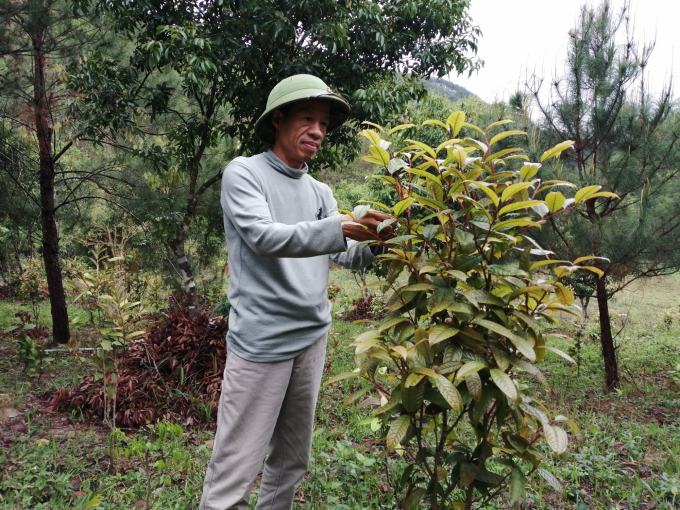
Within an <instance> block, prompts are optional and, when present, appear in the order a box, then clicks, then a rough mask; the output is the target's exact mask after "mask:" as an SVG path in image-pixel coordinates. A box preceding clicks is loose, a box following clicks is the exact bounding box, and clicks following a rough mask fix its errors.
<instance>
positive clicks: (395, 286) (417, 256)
mask: <svg viewBox="0 0 680 510" xmlns="http://www.w3.org/2000/svg"><path fill="white" fill-rule="evenodd" d="M507 122H509V121H500V122H495V123H493V124H491V125H490V126H488V127H487V128H486V129H484V130H482V129H480V128H478V127H477V126H473V125H471V124H468V123H466V122H465V115H464V113H462V112H456V113H453V114H452V115H451V116H450V117H449V118H448V119H447V121H446V122H440V121H437V120H428V121H425V123H424V124H426V125H430V124H433V125H438V126H440V127H442V128H444V133H445V135H444V138H443V140H442V142H441V144H440V145H439V146H438V147H434V148H433V147H430V146H428V145H426V144H424V143H421V142H418V141H414V140H401V139H400V138H399V137H400V136H401V134H400V132H401V131H403V130H405V129H408V128H409V127H412V125H402V126H397V127H395V128H393V129H391V130H389V131H386V130H384V129H383V128H382V127H380V126H377V125H374V124H372V126H373V127H374V128H375V129H367V130H365V131H363V132H362V133H361V134H362V135H363V136H365V137H366V138H367V139H368V140H369V141H370V143H371V145H370V152H371V156H367V157H365V158H364V160H366V161H369V162H371V163H374V164H375V165H377V167H378V172H377V173H376V175H374V176H372V177H373V178H374V179H376V180H379V181H381V182H382V183H383V184H384V185H385V187H386V188H387V189H389V191H390V193H389V194H390V195H391V196H394V197H396V198H395V203H390V204H389V205H385V204H381V203H371V205H373V206H374V207H376V208H379V209H380V210H382V211H383V212H386V213H387V214H389V215H390V216H391V219H388V220H386V221H385V222H383V225H381V227H383V228H384V226H386V225H388V224H394V226H395V227H396V228H397V233H398V235H397V237H395V238H393V239H391V240H389V241H387V243H386V244H387V245H388V246H389V247H390V250H389V253H387V254H385V255H382V256H381V258H382V260H383V261H384V262H385V263H386V264H389V268H388V275H387V277H386V279H385V280H384V281H383V282H381V283H380V282H379V285H382V286H383V290H384V291H386V292H387V291H390V295H389V298H388V301H387V311H388V313H387V315H386V316H385V319H384V320H382V321H377V322H376V323H375V324H374V327H373V328H372V329H370V330H369V331H366V332H364V333H362V334H360V335H358V336H357V337H356V339H355V342H354V344H353V345H354V346H355V347H356V360H357V366H358V367H359V369H358V370H357V371H354V372H349V373H346V374H341V375H339V376H336V377H334V378H332V379H331V380H329V381H327V383H326V384H329V383H332V382H335V381H339V380H343V379H348V378H355V377H360V378H362V379H363V380H364V384H363V387H361V388H360V389H359V391H358V392H357V393H366V392H367V391H375V392H377V397H378V399H377V400H378V401H380V402H381V405H380V406H379V407H378V408H377V409H375V411H374V413H373V415H374V418H373V423H372V425H373V426H372V428H373V429H375V428H380V426H382V431H383V434H384V435H383V437H384V439H385V443H386V449H387V452H396V453H397V454H399V455H403V456H405V457H407V458H408V463H409V466H408V467H407V468H406V470H405V471H404V472H403V473H402V475H401V476H400V477H393V478H392V479H393V480H396V481H395V482H394V484H395V488H396V489H397V490H400V491H401V494H402V497H403V508H404V509H405V510H410V509H415V508H416V507H418V505H419V504H420V502H421V501H422V500H423V498H426V499H425V500H426V501H427V506H428V508H430V509H432V510H436V509H441V508H444V507H449V508H461V509H470V508H479V507H481V506H483V505H485V504H487V503H488V502H489V501H490V500H492V499H494V498H497V497H500V496H501V495H502V494H503V493H504V491H506V492H505V494H506V496H505V497H506V499H507V501H509V502H510V503H511V504H512V505H513V507H518V506H519V505H520V504H521V502H522V500H523V499H524V497H525V486H526V484H527V476H528V475H534V474H538V475H540V476H541V477H542V478H543V479H544V480H546V481H547V482H548V483H549V484H551V485H552V486H553V487H555V488H556V489H557V490H558V491H561V490H562V488H561V485H560V483H559V481H558V480H557V479H556V478H555V477H554V476H553V475H552V474H550V473H549V472H548V471H546V470H544V469H543V468H542V467H541V464H542V461H543V460H544V459H545V455H544V454H543V453H542V452H541V447H540V445H541V442H543V441H544V442H545V443H547V445H548V446H549V447H550V449H552V450H553V452H554V453H556V454H561V453H563V452H565V451H566V449H567V443H568V435H567V432H566V431H565V430H564V429H563V428H562V427H561V426H560V424H562V423H567V424H568V425H569V426H570V427H571V429H572V431H577V430H578V428H577V426H576V424H575V423H573V422H572V421H570V420H568V419H567V418H566V417H564V416H553V415H552V414H551V413H550V412H549V411H548V409H547V408H546V406H545V405H544V404H543V403H542V402H541V401H540V400H539V399H538V398H537V397H536V396H534V395H533V394H532V393H531V392H530V390H529V389H527V386H526V385H525V384H523V383H521V382H520V380H521V379H520V377H521V375H520V374H521V373H524V374H529V375H530V376H532V377H534V378H536V379H537V380H538V381H540V382H541V383H542V384H543V385H544V386H545V387H546V389H548V383H547V380H546V378H545V377H544V376H543V374H542V373H541V371H540V370H539V369H538V368H537V367H536V364H537V363H538V362H540V361H541V360H543V358H544V357H545V355H546V353H547V352H549V351H552V352H555V353H557V354H559V355H560V356H562V357H564V358H567V359H570V358H569V356H568V355H566V354H565V353H563V352H561V351H558V350H557V349H555V348H553V347H552V346H550V345H548V343H547V342H548V340H549V338H548V337H550V336H551V335H544V334H543V332H542V328H541V323H542V322H546V321H548V322H550V321H554V320H555V319H554V318H553V317H552V314H553V313H555V312H557V311H566V312H570V313H572V314H574V315H575V316H576V317H580V313H579V312H578V311H577V310H575V309H573V307H572V306H571V305H573V302H574V295H573V293H572V292H571V291H570V290H569V289H568V288H567V287H565V286H564V285H563V283H562V282H560V278H561V277H564V276H566V275H569V274H571V273H572V272H574V271H575V270H577V269H587V270H589V271H591V272H594V273H596V274H599V273H600V271H599V270H598V269H597V268H594V267H589V266H581V265H580V264H581V263H582V262H584V261H586V260H588V258H587V257H586V258H581V259H577V260H575V261H574V262H573V263H570V262H567V261H563V260H549V259H548V260H545V259H544V257H545V256H546V255H547V256H549V255H550V254H551V252H549V251H547V250H544V249H542V248H541V247H540V246H538V245H537V244H536V243H535V242H533V241H532V240H531V239H530V238H529V236H528V235H527V233H528V231H529V230H530V229H532V228H540V226H541V223H543V222H545V221H546V220H548V219H549V218H550V217H552V216H554V215H556V214H560V213H561V212H563V211H565V210H568V209H571V208H574V207H576V206H578V205H580V204H582V203H583V202H584V201H585V200H586V199H588V198H592V197H595V196H602V193H600V191H599V190H600V187H599V186H591V187H588V188H584V189H582V190H575V189H574V188H575V187H574V186H573V185H571V184H570V183H566V182H562V181H545V182H544V181H543V180H542V179H541V177H540V173H539V171H540V166H541V165H540V164H538V163H521V161H522V159H526V157H525V156H523V155H522V154H521V150H520V149H516V148H515V149H513V148H510V149H504V150H500V151H498V152H494V148H493V146H494V145H495V144H496V143H497V142H499V141H500V140H503V139H505V138H507V137H509V136H513V135H522V134H524V133H522V132H519V131H501V132H499V133H497V134H495V135H492V134H491V131H494V130H497V129H498V128H499V127H500V126H502V125H504V124H506V123H507ZM463 128H464V129H467V130H469V131H470V132H473V131H474V132H475V133H476V134H475V136H476V137H477V138H480V139H483V140H484V141H478V140H475V139H472V138H463V137H462V136H461V137H459V133H460V132H461V130H462V129H463ZM571 145H572V142H563V143H561V144H559V145H558V146H556V147H555V148H553V149H550V150H548V151H547V152H546V153H545V154H543V157H542V158H541V162H543V161H545V160H547V159H550V158H552V157H558V156H559V154H560V153H561V152H562V151H563V150H565V149H567V148H568V147H570V146H571ZM517 162H520V164H516V163H517ZM558 187H559V188H558ZM557 189H562V190H568V191H570V192H571V193H574V194H573V196H572V197H569V198H567V197H565V195H563V194H562V192H560V191H556V190H557ZM572 190H573V191H572ZM368 207H369V206H368V205H363V206H359V207H357V208H356V209H355V211H354V214H355V216H356V217H360V216H361V215H362V214H363V212H364V211H365V210H367V209H368ZM379 230H380V227H379ZM536 257H539V258H540V259H541V260H534V259H535V258H536ZM551 265H552V266H554V269H553V270H554V273H555V276H554V277H552V278H548V279H546V278H545V276H544V274H541V275H538V274H537V272H536V270H537V269H538V268H544V267H545V266H551ZM403 272H405V273H406V275H407V281H406V283H405V284H403V283H398V282H403V281H404V279H403V278H400V279H398V277H399V275H400V274H402V273H403ZM570 360H571V359H570ZM571 361H572V362H573V360H571ZM353 400H356V399H352V398H350V399H349V401H353ZM508 492H509V494H508Z"/></svg>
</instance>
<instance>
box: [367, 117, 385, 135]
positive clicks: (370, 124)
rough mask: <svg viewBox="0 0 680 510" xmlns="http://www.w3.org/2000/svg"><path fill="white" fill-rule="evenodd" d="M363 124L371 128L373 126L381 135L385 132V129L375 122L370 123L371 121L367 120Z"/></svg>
mask: <svg viewBox="0 0 680 510" xmlns="http://www.w3.org/2000/svg"><path fill="white" fill-rule="evenodd" d="M362 124H368V125H369V126H373V127H374V128H376V129H377V130H379V131H380V132H381V133H384V132H385V129H384V128H383V127H382V126H381V125H379V124H376V123H375V122H369V121H367V120H365V121H363V122H362Z"/></svg>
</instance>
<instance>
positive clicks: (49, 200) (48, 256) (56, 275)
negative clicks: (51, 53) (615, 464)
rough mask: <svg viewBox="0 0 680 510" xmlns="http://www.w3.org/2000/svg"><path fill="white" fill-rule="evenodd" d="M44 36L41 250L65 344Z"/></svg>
mask: <svg viewBox="0 0 680 510" xmlns="http://www.w3.org/2000/svg"><path fill="white" fill-rule="evenodd" d="M41 37H42V35H37V36H35V37H34V39H33V49H34V50H35V53H34V56H33V80H34V81H33V93H34V100H35V103H34V114H35V128H36V136H37V139H38V151H39V160H40V206H41V209H42V210H41V222H40V226H41V229H42V250H43V253H42V255H43V261H44V263H45V275H46V277H47V288H48V289H49V293H50V308H51V311H52V334H53V338H54V341H55V342H58V343H61V344H65V343H67V342H68V341H69V338H70V336H71V335H70V332H69V323H68V309H67V307H66V295H65V293H64V284H63V281H62V277H61V267H60V264H59V232H58V230H57V222H56V218H55V213H54V211H55V210H54V171H55V162H54V154H53V152H52V134H53V131H52V125H51V122H50V105H49V100H48V97H47V93H46V88H45V54H44V52H42V51H41V47H42V42H43V41H42V38H41Z"/></svg>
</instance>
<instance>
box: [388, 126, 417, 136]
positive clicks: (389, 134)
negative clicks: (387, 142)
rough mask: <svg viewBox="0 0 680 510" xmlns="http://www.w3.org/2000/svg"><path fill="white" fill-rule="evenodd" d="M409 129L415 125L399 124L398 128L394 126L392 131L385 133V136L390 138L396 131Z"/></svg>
mask: <svg viewBox="0 0 680 510" xmlns="http://www.w3.org/2000/svg"><path fill="white" fill-rule="evenodd" d="M411 127H415V124H399V125H398V126H394V127H393V128H392V129H390V130H389V131H388V132H387V136H388V137H390V136H392V135H393V134H394V133H396V132H397V131H401V130H403V129H408V128H411Z"/></svg>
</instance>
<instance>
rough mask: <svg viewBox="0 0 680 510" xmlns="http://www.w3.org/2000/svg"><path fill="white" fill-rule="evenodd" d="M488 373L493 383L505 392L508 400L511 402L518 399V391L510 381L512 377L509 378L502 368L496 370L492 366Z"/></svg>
mask: <svg viewBox="0 0 680 510" xmlns="http://www.w3.org/2000/svg"><path fill="white" fill-rule="evenodd" d="M489 373H490V374H491V379H492V380H493V382H494V384H495V385H496V386H498V388H499V389H500V390H501V391H502V392H503V393H505V394H506V395H507V396H508V398H509V399H510V400H512V401H513V402H518V401H519V392H518V391H517V387H516V386H515V384H514V383H513V382H512V379H510V376H509V375H508V374H506V373H505V372H503V371H502V370H498V369H497V368H492V369H491V370H489Z"/></svg>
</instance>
